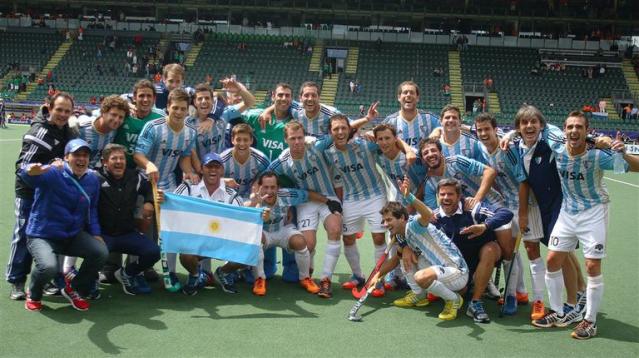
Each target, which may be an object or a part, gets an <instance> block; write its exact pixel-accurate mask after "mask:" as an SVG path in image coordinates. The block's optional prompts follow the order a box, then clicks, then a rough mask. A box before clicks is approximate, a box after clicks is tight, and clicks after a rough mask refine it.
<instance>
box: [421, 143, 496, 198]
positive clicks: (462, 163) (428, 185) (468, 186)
mask: <svg viewBox="0 0 639 358" xmlns="http://www.w3.org/2000/svg"><path fill="white" fill-rule="evenodd" d="M444 165H445V166H446V167H445V168H444V175H442V176H427V177H426V181H425V183H424V203H426V205H427V206H428V207H429V208H431V209H433V210H435V209H437V206H438V205H437V183H438V182H439V181H440V180H442V179H447V178H453V179H457V180H458V181H459V183H460V184H461V187H462V195H463V196H465V197H472V196H475V194H477V190H479V187H480V186H481V180H482V176H483V175H484V169H485V168H486V165H485V164H483V163H480V162H478V161H476V160H473V159H470V158H467V157H464V156H462V155H456V156H453V157H448V158H445V162H444ZM484 201H485V202H487V203H489V204H491V205H497V206H503V198H502V197H501V195H500V194H499V193H498V192H497V191H496V190H495V189H493V188H490V190H489V191H488V193H487V194H486V196H485V197H484Z"/></svg>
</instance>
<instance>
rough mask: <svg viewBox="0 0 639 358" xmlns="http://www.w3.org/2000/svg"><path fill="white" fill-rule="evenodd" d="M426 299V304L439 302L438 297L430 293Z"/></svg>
mask: <svg viewBox="0 0 639 358" xmlns="http://www.w3.org/2000/svg"><path fill="white" fill-rule="evenodd" d="M426 298H428V302H430V303H433V302H435V301H437V300H439V297H438V296H435V295H433V294H432V293H430V292H428V294H427V295H426Z"/></svg>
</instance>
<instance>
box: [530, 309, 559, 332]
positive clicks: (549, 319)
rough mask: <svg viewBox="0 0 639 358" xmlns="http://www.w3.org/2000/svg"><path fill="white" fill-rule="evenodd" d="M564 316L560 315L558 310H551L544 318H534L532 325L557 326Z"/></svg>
mask: <svg viewBox="0 0 639 358" xmlns="http://www.w3.org/2000/svg"><path fill="white" fill-rule="evenodd" d="M563 318H564V316H559V315H558V314H557V312H555V311H553V310H551V311H550V312H548V313H546V315H544V316H543V317H542V318H540V319H536V320H533V321H532V325H533V326H535V327H539V328H550V327H555V326H556V325H557V322H559V321H561V320H562V319H563Z"/></svg>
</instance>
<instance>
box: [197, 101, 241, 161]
mask: <svg viewBox="0 0 639 358" xmlns="http://www.w3.org/2000/svg"><path fill="white" fill-rule="evenodd" d="M216 103H217V101H216ZM238 109H239V105H238V104H236V105H233V106H226V107H225V108H224V111H223V112H222V115H221V116H220V118H219V119H216V118H213V113H210V114H209V120H211V121H213V126H212V127H211V129H209V130H208V131H207V132H204V133H200V131H199V130H198V133H197V155H198V156H199V157H200V160H202V158H204V156H205V155H206V154H208V153H211V152H215V153H218V154H220V153H222V151H223V150H224V149H225V148H224V144H225V143H224V135H225V134H226V127H227V125H228V123H229V121H231V120H233V119H235V118H240V117H241V116H242V114H241V113H240V112H239V111H238ZM186 123H187V124H189V125H190V126H191V127H193V128H195V129H198V127H199V126H200V120H199V119H198V118H197V117H196V116H195V117H194V116H189V117H187V118H186Z"/></svg>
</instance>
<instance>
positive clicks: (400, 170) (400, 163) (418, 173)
mask: <svg viewBox="0 0 639 358" xmlns="http://www.w3.org/2000/svg"><path fill="white" fill-rule="evenodd" d="M411 149H412V148H411ZM413 152H414V153H415V155H417V150H414V149H413ZM375 160H376V162H377V164H378V165H379V167H380V168H382V171H383V172H384V173H385V174H386V175H387V176H388V178H389V179H390V181H391V183H393V185H394V186H395V189H397V190H399V187H398V186H397V181H398V180H400V181H401V180H404V177H405V176H406V175H408V179H409V180H410V191H411V192H412V193H414V192H415V190H416V189H417V186H418V185H420V183H421V182H422V181H423V180H424V177H425V175H426V168H425V167H424V166H423V165H422V163H421V161H419V160H417V161H416V162H415V163H414V164H413V165H411V166H408V164H407V163H406V154H405V153H404V152H402V151H399V153H398V154H397V156H396V157H395V158H393V159H389V158H387V157H386V156H385V155H384V154H383V153H382V152H381V150H378V151H377V152H376V153H375Z"/></svg>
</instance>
